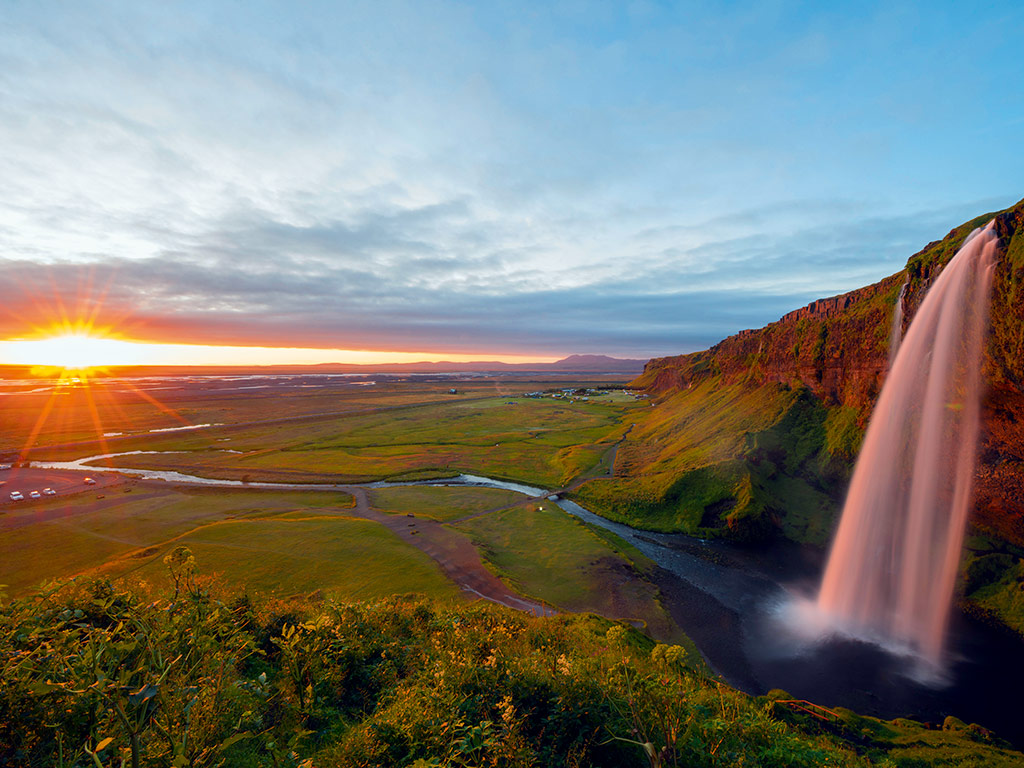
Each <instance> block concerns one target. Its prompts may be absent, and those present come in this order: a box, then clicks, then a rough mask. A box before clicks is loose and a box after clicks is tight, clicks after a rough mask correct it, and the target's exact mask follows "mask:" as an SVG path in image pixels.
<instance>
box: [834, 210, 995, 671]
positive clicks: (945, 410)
mask: <svg viewBox="0 0 1024 768" xmlns="http://www.w3.org/2000/svg"><path fill="white" fill-rule="evenodd" d="M997 242H998V237H997V235H996V234H995V223H994V222H990V223H989V224H988V225H987V226H986V227H985V228H984V229H976V230H975V231H974V232H972V233H971V234H970V235H969V236H968V238H967V239H966V240H965V241H964V244H963V245H962V246H961V248H960V250H959V251H958V252H957V254H956V255H955V256H954V257H953V259H952V260H951V261H950V262H949V264H948V265H947V266H946V268H945V269H944V270H943V271H942V273H941V274H940V275H939V277H938V279H936V280H935V283H934V284H933V286H932V287H931V289H930V290H929V291H928V294H927V295H926V297H925V299H924V301H923V302H922V303H921V306H920V309H919V310H918V312H917V315H916V316H915V317H914V319H913V321H912V322H911V325H910V328H909V329H908V330H907V334H906V337H905V338H904V339H903V341H902V343H901V344H900V345H899V353H898V354H897V356H896V359H895V361H894V363H893V365H892V367H891V370H890V373H889V376H888V377H887V379H886V381H885V385H884V386H883V388H882V392H881V395H880V396H879V398H878V403H877V405H876V406H875V410H874V413H873V414H872V416H871V421H870V423H869V425H868V430H867V434H866V435H865V438H864V446H863V448H862V450H861V453H860V456H859V458H858V460H857V465H856V467H855V469H854V473H853V478H852V480H851V483H850V490H849V494H848V496H847V499H846V504H845V506H844V507H843V514H842V518H841V520H840V524H839V530H838V531H837V533H836V538H835V541H834V542H833V545H832V551H831V553H830V555H829V560H828V565H827V566H826V569H825V575H824V578H823V580H822V584H821V590H820V593H819V595H818V603H817V608H818V611H819V612H820V614H821V615H823V616H824V617H826V619H827V620H828V621H829V623H830V624H831V625H832V626H834V627H837V628H838V629H840V630H841V631H844V632H847V633H850V634H853V635H855V636H860V637H866V638H869V639H872V640H876V641H882V642H886V643H889V644H895V645H897V646H898V647H901V648H902V649H904V650H908V651H910V652H911V653H913V654H915V655H917V656H918V657H920V658H921V659H922V660H923V661H924V662H926V665H928V666H930V667H933V668H935V669H939V668H941V662H942V648H943V642H944V636H945V631H946V624H947V621H948V618H949V612H950V606H951V603H952V596H953V589H954V587H955V580H956V573H957V567H958V563H959V558H960V548H961V545H962V542H963V534H964V528H965V527H966V521H967V515H968V513H969V511H970V502H971V485H972V481H973V476H974V470H975V459H976V450H977V441H978V430H979V427H980V411H981V390H982V385H983V382H982V377H981V366H982V353H983V349H984V340H985V333H986V330H987V322H988V303H989V289H990V287H991V284H992V275H993V272H994V266H995V251H996V244H997ZM900 303H901V304H902V301H901V302H900Z"/></svg>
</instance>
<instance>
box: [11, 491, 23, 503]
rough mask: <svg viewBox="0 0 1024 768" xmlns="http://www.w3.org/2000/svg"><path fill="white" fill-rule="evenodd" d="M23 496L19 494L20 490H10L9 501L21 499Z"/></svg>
mask: <svg viewBox="0 0 1024 768" xmlns="http://www.w3.org/2000/svg"><path fill="white" fill-rule="evenodd" d="M24 498H25V497H24V496H22V495H21V491H11V501H21V500H22V499H24Z"/></svg>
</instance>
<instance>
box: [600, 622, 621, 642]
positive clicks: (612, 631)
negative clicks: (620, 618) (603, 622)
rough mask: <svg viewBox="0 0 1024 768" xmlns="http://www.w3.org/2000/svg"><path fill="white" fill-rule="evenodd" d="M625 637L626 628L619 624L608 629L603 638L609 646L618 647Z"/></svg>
mask: <svg viewBox="0 0 1024 768" xmlns="http://www.w3.org/2000/svg"><path fill="white" fill-rule="evenodd" d="M625 636H626V628H625V627H624V626H622V625H621V624H615V625H613V626H611V627H608V631H607V632H605V633H604V637H605V639H606V640H607V641H608V643H609V644H610V645H618V644H619V643H620V642H621V641H622V639H623V638H624V637H625Z"/></svg>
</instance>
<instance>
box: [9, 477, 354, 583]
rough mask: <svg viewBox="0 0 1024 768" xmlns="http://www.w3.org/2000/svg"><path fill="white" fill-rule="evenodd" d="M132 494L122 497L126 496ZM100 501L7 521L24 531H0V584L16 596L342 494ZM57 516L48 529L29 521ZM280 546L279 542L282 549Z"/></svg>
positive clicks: (178, 495)
mask: <svg viewBox="0 0 1024 768" xmlns="http://www.w3.org/2000/svg"><path fill="white" fill-rule="evenodd" d="M129 488H130V489H131V493H125V490H126V489H129ZM104 495H105V497H106V498H105V499H103V500H102V501H99V500H96V499H95V498H94V497H92V496H73V497H69V498H68V500H64V499H53V500H50V501H46V502H40V503H38V504H37V505H35V506H34V507H33V508H32V509H31V510H28V509H22V510H17V511H16V512H12V514H11V516H12V517H15V519H17V520H18V522H19V524H20V523H21V522H22V521H25V520H28V521H29V524H28V525H24V526H23V527H19V528H15V529H11V530H7V531H4V532H3V539H2V543H0V555H2V556H0V583H2V584H7V585H8V588H9V591H10V592H11V594H21V593H23V592H25V591H26V590H27V589H29V588H32V587H34V586H36V585H38V584H40V583H41V582H43V581H47V580H50V579H54V578H60V577H67V576H71V575H74V574H76V573H79V572H81V571H85V570H88V569H90V568H95V567H98V566H100V565H102V564H103V563H105V562H107V561H108V560H111V559H114V558H118V557H120V556H122V555H125V554H127V553H131V552H134V551H136V550H138V549H139V548H144V547H150V546H153V545H158V544H161V543H163V542H168V541H170V540H172V539H175V538H176V537H179V536H182V535H184V534H187V533H188V532H190V531H192V530H194V529H196V528H198V527H200V526H204V525H208V524H210V523H214V522H219V521H223V520H229V519H232V518H250V517H252V518H266V517H272V516H274V515H280V514H285V513H288V512H292V511H296V510H302V511H305V510H311V509H312V510H318V509H325V508H339V509H345V508H348V507H350V506H351V504H352V502H353V499H352V497H351V496H349V495H348V494H346V493H340V492H323V491H268V490H245V489H237V490H236V489H222V488H218V489H209V488H195V487H186V486H162V485H158V486H148V485H144V484H138V483H129V484H128V485H126V486H124V487H120V488H114V489H110V490H107V491H106V493H105V494H104ZM48 513H58V514H59V515H60V517H58V518H57V519H54V520H52V521H50V522H32V519H33V518H34V517H36V516H40V515H46V514H48ZM284 546H287V544H286V543H282V547H284Z"/></svg>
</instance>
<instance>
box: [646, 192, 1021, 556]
mask: <svg viewBox="0 0 1024 768" xmlns="http://www.w3.org/2000/svg"><path fill="white" fill-rule="evenodd" d="M992 218H995V220H996V230H997V232H998V234H999V236H1000V260H999V263H998V266H997V271H996V276H995V282H994V288H993V296H992V306H991V323H990V325H991V334H990V338H989V343H988V347H987V354H986V360H985V373H986V378H987V380H988V383H989V389H988V394H987V397H986V401H985V425H984V433H983V439H982V440H983V442H982V448H981V456H980V460H979V469H978V475H977V483H976V492H975V497H976V508H975V516H974V522H975V524H976V525H977V526H978V527H979V528H981V529H982V530H984V531H986V532H990V533H993V534H996V535H997V536H999V537H1000V538H1002V539H1004V540H1007V541H1010V542H1012V543H1014V544H1016V545H1018V546H1024V201H1021V202H1020V203H1018V204H1017V205H1015V206H1014V207H1012V208H1009V209H1007V210H1005V211H1001V212H998V213H995V214H986V215H984V216H979V217H978V218H976V219H973V220H971V221H969V222H965V223H964V224H963V225H961V226H959V227H957V228H956V229H954V230H953V231H951V232H950V233H949V234H948V235H947V236H946V237H945V238H943V239H942V240H939V241H936V242H933V243H930V244H929V245H928V246H926V247H925V248H924V249H922V250H921V251H920V252H918V253H916V254H914V255H913V256H912V257H911V258H910V259H909V261H908V262H907V267H906V269H905V270H904V271H902V272H899V273H897V274H895V275H891V276H889V277H887V278H885V279H883V280H881V281H879V282H877V283H875V284H874V285H870V286H867V287H865V288H861V289H858V290H856V291H851V292H850V293H846V294H843V295H841V296H835V297H832V298H827V299H820V300H818V301H815V302H812V303H811V304H809V305H807V306H806V307H803V308H801V309H798V310H795V311H793V312H790V313H789V314H787V315H785V316H784V317H782V318H780V319H779V320H778V321H777V322H774V323H771V324H769V325H767V326H765V327H764V328H760V329H756V330H747V331H741V332H740V333H738V334H736V335H735V336H730V337H729V338H727V339H724V340H723V341H721V342H719V343H718V344H716V345H715V346H714V347H712V348H710V349H708V350H706V351H703V352H696V353H693V354H689V355H680V356H677V357H665V358H658V359H654V360H651V361H650V362H648V363H647V365H646V367H645V369H644V372H643V374H642V375H641V376H640V377H639V378H637V379H636V380H635V381H634V382H633V386H634V387H637V388H641V389H645V390H647V391H648V392H649V393H651V394H652V395H655V396H656V397H657V398H659V399H660V400H663V401H664V404H665V405H669V403H670V402H671V397H670V396H671V395H672V394H673V393H675V392H679V391H681V390H686V389H689V388H692V387H694V386H696V385H698V384H700V383H701V382H704V381H706V380H708V379H711V378H712V377H717V378H720V380H721V381H722V382H723V384H730V385H733V384H744V385H749V386H763V385H765V384H769V383H779V384H783V385H789V386H802V387H806V388H807V390H809V391H810V392H811V393H812V394H813V395H814V396H815V397H816V398H817V399H819V400H820V401H821V402H822V403H823V404H824V405H825V406H826V407H828V408H845V409H847V411H848V412H849V411H855V412H856V418H857V420H858V422H859V424H860V426H863V425H864V424H865V423H866V421H867V418H868V417H869V415H870V411H871V407H872V405H873V404H874V401H875V399H876V397H877V395H878V393H879V391H880V389H881V386H882V383H883V380H884V378H885V372H886V370H887V368H888V350H889V339H890V333H891V330H892V324H893V318H894V311H893V310H894V308H895V303H896V301H897V299H898V297H901V296H902V314H903V328H902V330H904V331H905V329H906V327H907V326H908V325H909V323H910V322H912V320H913V317H914V314H915V312H916V311H917V308H918V307H919V306H920V303H921V301H922V299H923V297H924V295H925V293H926V292H927V289H928V287H929V286H930V285H931V283H932V282H933V281H934V278H935V277H936V275H938V273H939V272H940V271H941V270H942V268H943V267H944V266H945V265H946V264H947V263H948V262H949V260H950V259H951V258H952V257H953V256H954V255H955V253H956V251H957V250H958V249H959V247H960V245H961V244H962V242H963V240H964V238H965V237H966V236H967V235H968V234H969V233H970V231H971V230H972V229H974V228H975V227H977V226H983V225H984V224H985V223H986V222H988V221H989V220H991V219H992ZM904 286H905V290H903V291H902V293H901V289H902V288H904Z"/></svg>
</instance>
